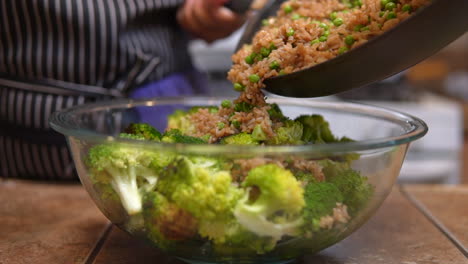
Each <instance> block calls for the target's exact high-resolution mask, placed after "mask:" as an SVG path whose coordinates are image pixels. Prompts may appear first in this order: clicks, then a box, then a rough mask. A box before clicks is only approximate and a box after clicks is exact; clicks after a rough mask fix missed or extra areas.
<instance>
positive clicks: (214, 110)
mask: <svg viewBox="0 0 468 264" xmlns="http://www.w3.org/2000/svg"><path fill="white" fill-rule="evenodd" d="M200 109H208V112H210V113H212V114H215V113H218V111H219V108H218V106H215V105H211V106H194V107H192V108H190V109H189V110H188V111H187V113H188V114H193V113H196V112H198V110H200Z"/></svg>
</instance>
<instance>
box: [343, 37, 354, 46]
mask: <svg viewBox="0 0 468 264" xmlns="http://www.w3.org/2000/svg"><path fill="white" fill-rule="evenodd" d="M344 41H345V43H346V45H348V46H351V45H353V44H354V42H355V41H356V40H355V39H354V37H353V36H351V35H349V36H346V38H345V40H344Z"/></svg>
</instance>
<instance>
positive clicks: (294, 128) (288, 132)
mask: <svg viewBox="0 0 468 264" xmlns="http://www.w3.org/2000/svg"><path fill="white" fill-rule="evenodd" d="M283 124H284V125H283V126H281V127H279V128H278V129H276V130H275V133H276V135H275V136H274V137H272V138H271V139H269V140H268V143H269V144H273V145H282V144H295V145H298V144H301V143H303V141H302V134H303V126H302V123H300V122H297V121H293V120H286V121H284V122H283Z"/></svg>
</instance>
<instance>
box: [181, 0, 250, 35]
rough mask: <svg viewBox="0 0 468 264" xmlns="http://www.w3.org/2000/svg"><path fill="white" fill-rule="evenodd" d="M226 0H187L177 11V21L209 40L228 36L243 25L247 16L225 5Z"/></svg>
mask: <svg viewBox="0 0 468 264" xmlns="http://www.w3.org/2000/svg"><path fill="white" fill-rule="evenodd" d="M234 1H235V0H234ZM225 2H226V1H225V0H186V1H185V3H184V5H182V6H181V7H180V8H179V10H178V12H177V21H178V23H179V24H180V25H181V26H182V28H184V29H185V30H187V31H188V32H189V33H191V34H192V35H194V36H195V37H197V38H201V39H203V40H205V41H207V42H212V41H214V40H216V39H220V38H224V37H227V36H228V35H230V34H231V33H232V32H234V31H235V30H236V29H237V28H239V27H240V26H241V25H242V23H243V22H244V20H245V17H244V16H243V15H240V14H236V13H234V12H232V11H230V10H229V9H227V8H226V7H224V6H223V4H224V3H225Z"/></svg>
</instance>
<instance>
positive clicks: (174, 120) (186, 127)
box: [167, 110, 195, 134]
mask: <svg viewBox="0 0 468 264" xmlns="http://www.w3.org/2000/svg"><path fill="white" fill-rule="evenodd" d="M167 127H168V129H169V130H171V129H178V130H179V131H180V132H181V133H184V134H190V133H193V132H194V131H195V126H194V125H193V123H192V121H191V120H190V113H189V112H187V111H183V110H176V111H174V113H172V114H170V115H169V116H168V117H167Z"/></svg>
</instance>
